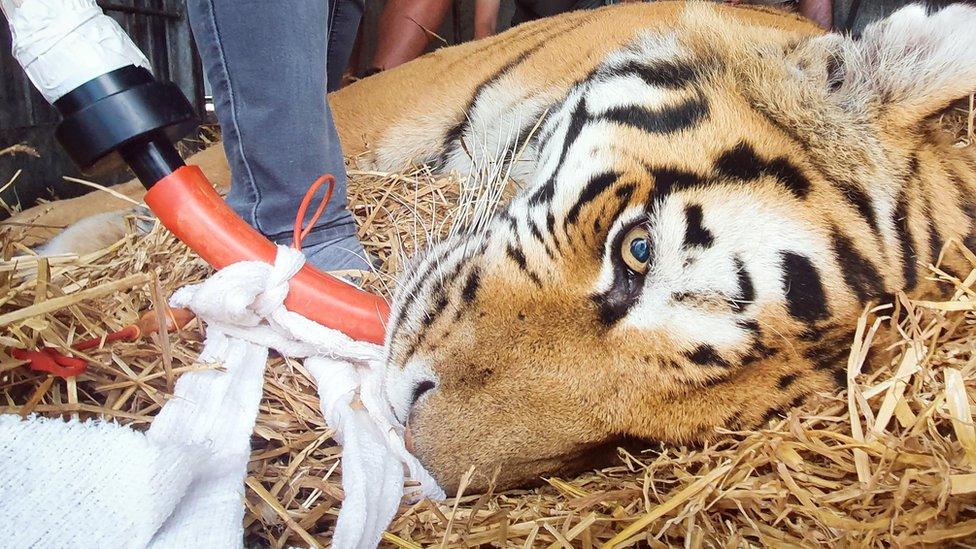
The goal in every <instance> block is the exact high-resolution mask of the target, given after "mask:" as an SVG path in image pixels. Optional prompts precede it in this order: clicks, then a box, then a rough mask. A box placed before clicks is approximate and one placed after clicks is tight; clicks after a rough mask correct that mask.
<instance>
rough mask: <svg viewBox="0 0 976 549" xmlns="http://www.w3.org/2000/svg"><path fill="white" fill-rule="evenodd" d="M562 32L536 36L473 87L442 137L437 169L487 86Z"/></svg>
mask: <svg viewBox="0 0 976 549" xmlns="http://www.w3.org/2000/svg"><path fill="white" fill-rule="evenodd" d="M576 26H578V24H577V23H576V22H575V21H574V22H573V23H571V24H570V25H569V28H573V27H576ZM564 30H567V29H565V28H563V27H560V28H554V29H550V31H549V32H548V33H546V34H545V35H542V36H538V38H539V40H538V42H536V43H535V44H533V45H532V46H530V47H529V48H527V49H525V50H523V51H521V52H519V54H518V55H516V56H515V57H514V58H513V59H512V60H511V61H509V62H508V63H505V64H504V65H502V66H501V67H500V68H499V69H498V70H497V71H495V72H494V73H492V75H491V76H489V77H488V78H487V79H485V80H483V81H482V82H481V83H480V84H478V86H477V87H475V89H474V92H473V93H472V94H471V99H470V100H469V101H468V104H467V106H466V107H465V109H464V115H463V117H462V119H461V120H460V121H459V122H458V123H457V124H456V125H454V126H453V127H452V128H451V129H450V130H448V132H447V133H446V134H445V136H444V140H443V142H442V145H441V147H442V150H443V152H442V153H441V154H440V156H439V157H438V160H437V167H438V168H440V167H443V166H444V165H446V164H447V158H448V156H449V155H450V154H451V153H452V152H453V151H454V150H455V149H454V144H455V142H460V140H461V138H462V137H463V136H464V132H465V130H466V129H467V127H468V124H469V123H470V120H469V117H470V115H471V111H472V110H474V108H475V106H476V105H477V103H478V100H479V99H480V98H481V95H482V94H483V93H484V91H485V90H486V89H487V88H488V87H489V86H491V85H493V84H495V83H496V82H498V81H499V80H501V79H502V78H504V77H505V75H507V74H508V73H510V72H511V71H513V70H514V69H515V68H516V67H518V66H519V65H521V64H522V63H523V62H524V61H525V60H526V59H528V57H529V56H531V55H532V54H533V53H535V52H537V51H539V50H540V49H542V48H543V47H545V46H546V45H548V44H549V41H550V39H551V38H553V37H555V36H558V35H559V34H561V33H562V32H563V31H564ZM529 120H531V118H529ZM530 125H531V124H530Z"/></svg>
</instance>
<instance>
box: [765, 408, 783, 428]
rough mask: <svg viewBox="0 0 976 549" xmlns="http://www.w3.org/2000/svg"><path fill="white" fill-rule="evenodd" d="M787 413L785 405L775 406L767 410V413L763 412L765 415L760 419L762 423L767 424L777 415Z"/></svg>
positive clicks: (781, 415) (780, 415)
mask: <svg viewBox="0 0 976 549" xmlns="http://www.w3.org/2000/svg"><path fill="white" fill-rule="evenodd" d="M787 413H788V410H786V409H785V408H784V407H782V406H773V407H772V408H770V409H768V410H766V413H765V414H763V417H762V419H761V420H760V425H765V424H767V423H769V422H770V421H772V420H773V419H774V418H777V417H786V414H787Z"/></svg>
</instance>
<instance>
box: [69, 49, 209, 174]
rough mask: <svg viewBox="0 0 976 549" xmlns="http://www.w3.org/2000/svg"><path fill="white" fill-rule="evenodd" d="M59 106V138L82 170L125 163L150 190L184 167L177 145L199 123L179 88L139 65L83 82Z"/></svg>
mask: <svg viewBox="0 0 976 549" xmlns="http://www.w3.org/2000/svg"><path fill="white" fill-rule="evenodd" d="M54 106H55V107H56V108H57V109H58V111H59V112H60V113H61V116H62V117H63V118H64V120H63V121H62V122H61V124H60V125H59V126H58V128H57V130H56V132H55V135H56V136H57V138H58V141H59V142H60V143H61V145H62V146H63V147H64V148H65V150H66V151H67V152H68V155H69V156H70V157H71V159H72V160H73V161H74V162H75V164H77V165H78V166H79V167H80V168H81V169H82V171H84V172H86V173H99V172H105V171H109V170H112V169H116V168H121V167H122V164H123V161H125V163H127V164H129V166H130V167H131V168H132V169H133V171H134V172H135V173H136V176H137V177H138V178H139V180H140V181H142V183H143V185H145V186H146V188H147V189H148V188H149V187H151V186H152V185H153V184H154V183H156V181H159V180H160V179H162V178H163V177H165V176H167V175H169V174H170V173H172V172H173V171H174V170H175V169H176V168H179V167H180V166H182V165H183V160H182V158H180V155H179V153H177V152H176V149H175V148H174V147H173V143H174V142H176V141H178V140H179V139H182V138H183V137H185V136H186V135H187V134H189V133H190V132H192V131H193V130H195V129H196V127H197V125H198V124H197V119H196V115H195V114H194V112H193V107H192V106H191V105H190V103H189V102H188V101H187V100H186V97H185V96H184V95H183V92H181V91H180V89H179V88H178V87H177V86H176V85H174V84H172V83H163V82H157V81H156V80H155V79H154V78H153V76H152V74H151V73H150V72H149V71H147V70H146V69H144V68H141V67H136V66H134V65H129V66H127V67H122V68H120V69H116V70H114V71H111V72H108V73H106V74H103V75H102V76H99V77H98V78H94V79H92V80H90V81H88V82H86V83H84V84H82V85H81V86H79V87H77V88H75V89H74V90H72V91H71V92H70V93H68V94H66V95H65V96H63V97H61V98H60V99H58V100H57V101H55V102H54Z"/></svg>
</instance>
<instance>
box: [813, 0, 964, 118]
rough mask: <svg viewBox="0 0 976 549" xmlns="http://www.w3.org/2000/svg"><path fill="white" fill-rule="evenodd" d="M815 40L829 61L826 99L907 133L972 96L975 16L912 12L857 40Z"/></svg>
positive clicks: (953, 9) (917, 8)
mask: <svg viewBox="0 0 976 549" xmlns="http://www.w3.org/2000/svg"><path fill="white" fill-rule="evenodd" d="M815 40H818V41H822V43H823V45H824V46H825V47H826V48H827V49H828V50H830V51H831V52H832V54H833V56H834V57H835V60H834V66H835V71H834V74H831V75H830V78H831V80H832V86H831V89H832V92H831V93H832V94H835V98H836V99H838V100H839V102H840V103H841V104H842V105H843V106H844V107H846V108H852V109H857V110H862V109H864V110H866V111H867V112H869V113H871V114H873V115H878V116H882V117H883V118H884V119H885V121H886V122H889V123H894V124H898V125H905V126H908V125H912V124H914V123H917V122H918V121H920V120H922V119H924V118H926V117H928V116H931V115H933V114H935V113H937V112H939V111H941V110H943V109H945V108H946V107H948V106H949V105H951V104H952V103H953V102H955V101H957V100H959V99H961V98H963V97H965V96H967V95H969V94H970V93H973V92H974V91H976V8H974V7H971V6H966V5H963V4H953V5H950V6H948V7H946V8H944V9H942V10H940V11H936V12H929V11H927V10H926V8H924V7H923V6H921V5H919V4H914V5H910V6H907V7H905V8H902V9H900V10H898V11H897V12H895V13H894V14H892V15H891V16H889V17H888V18H886V19H883V20H881V21H879V22H877V23H874V24H872V25H869V26H868V27H867V28H866V29H865V30H864V33H863V34H862V35H861V37H860V39H854V38H849V37H847V38H844V37H840V36H839V35H836V34H833V35H826V36H823V37H821V38H817V39H815Z"/></svg>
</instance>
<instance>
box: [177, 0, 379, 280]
mask: <svg viewBox="0 0 976 549" xmlns="http://www.w3.org/2000/svg"><path fill="white" fill-rule="evenodd" d="M187 5H188V6H187V7H188V11H189V14H190V23H191V26H192V27H193V33H194V37H195V38H196V41H197V45H198V47H199V49H200V56H201V58H202V60H203V64H204V68H205V70H206V72H207V77H208V78H209V80H210V84H211V86H212V88H213V94H214V105H215V107H216V111H217V118H218V120H219V121H220V127H221V132H222V137H223V144H224V150H225V151H226V152H227V160H228V162H229V163H230V167H231V174H232V181H233V183H232V187H231V191H230V193H229V194H228V197H227V202H228V203H229V204H230V205H231V207H233V208H234V210H235V211H236V212H237V213H238V214H240V215H241V217H242V218H244V220H245V221H247V222H248V223H249V224H251V225H252V226H254V227H255V228H256V229H258V230H259V231H260V232H261V233H263V234H265V235H266V236H268V238H270V239H271V240H273V241H275V242H278V243H281V244H290V243H291V234H292V225H293V223H294V218H295V212H296V210H297V208H298V204H299V202H300V201H301V199H302V197H303V196H304V194H305V191H306V190H307V189H308V186H309V184H310V183H311V182H312V181H313V180H314V179H315V178H316V177H318V176H319V175H321V174H323V173H331V174H333V175H334V176H335V178H336V183H337V185H336V190H335V191H336V192H335V193H334V194H333V196H332V201H331V202H330V204H329V207H328V208H327V209H326V211H325V213H324V214H323V215H322V218H321V220H320V221H319V222H318V223H317V224H316V226H315V228H314V229H313V230H312V232H311V233H310V234H309V235H308V237H307V238H306V239H305V241H304V247H305V249H306V252H309V251H311V252H313V253H312V254H310V258H309V259H310V261H311V262H312V264H314V265H316V266H317V267H319V268H322V269H326V270H339V269H353V268H363V269H364V268H367V267H368V264H367V263H366V260H365V258H364V254H363V251H362V246H361V245H360V244H359V242H358V240H356V237H355V234H356V233H355V231H356V226H355V223H354V221H353V219H352V216H351V215H350V214H349V212H348V211H347V209H346V172H345V165H344V163H343V159H342V149H341V148H340V147H339V138H338V134H337V133H336V129H335V125H334V123H333V121H332V113H331V111H330V110H329V105H328V103H327V101H326V95H325V90H326V84H327V76H326V58H327V50H328V47H327V44H328V36H327V32H328V24H329V8H330V3H329V2H326V1H325V0H275V1H273V2H268V1H267V0H189V1H188V2H187Z"/></svg>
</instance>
